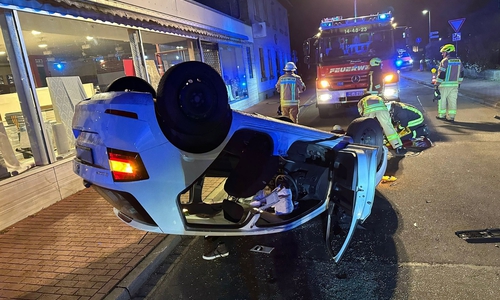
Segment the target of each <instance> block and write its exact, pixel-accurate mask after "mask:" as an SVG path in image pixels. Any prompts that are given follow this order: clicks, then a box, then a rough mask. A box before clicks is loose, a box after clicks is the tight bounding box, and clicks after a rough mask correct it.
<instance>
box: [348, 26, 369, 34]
mask: <svg viewBox="0 0 500 300" xmlns="http://www.w3.org/2000/svg"><path fill="white" fill-rule="evenodd" d="M368 28H369V27H368V26H353V27H347V28H344V33H361V32H367V31H368Z"/></svg>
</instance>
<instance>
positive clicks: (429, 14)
mask: <svg viewBox="0 0 500 300" xmlns="http://www.w3.org/2000/svg"><path fill="white" fill-rule="evenodd" d="M430 43H431V11H430V10H429V44H430Z"/></svg>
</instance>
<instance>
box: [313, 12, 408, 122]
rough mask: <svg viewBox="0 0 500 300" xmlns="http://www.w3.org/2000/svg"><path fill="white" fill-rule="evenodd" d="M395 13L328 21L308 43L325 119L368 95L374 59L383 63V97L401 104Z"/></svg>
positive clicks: (318, 97)
mask: <svg viewBox="0 0 500 300" xmlns="http://www.w3.org/2000/svg"><path fill="white" fill-rule="evenodd" d="M392 20H393V18H392V14H391V13H390V12H387V13H378V14H375V15H369V16H362V17H356V18H348V19H343V18H342V17H333V18H325V19H323V20H322V21H321V24H320V31H319V33H318V34H316V35H315V36H313V37H312V38H309V39H307V40H306V41H305V42H304V55H305V62H306V63H307V64H316V66H317V68H316V72H317V75H316V106H317V107H318V110H319V115H320V117H321V118H326V117H329V116H330V115H331V114H332V112H333V111H334V110H335V109H338V108H341V107H342V106H346V105H352V104H356V103H357V102H358V101H359V99H361V96H362V95H364V94H365V93H367V89H368V86H369V81H370V76H369V73H370V60H371V59H372V58H374V57H378V58H380V59H381V60H382V71H383V73H384V89H383V94H382V95H383V97H384V98H385V100H387V101H392V100H395V101H399V71H398V69H397V67H396V65H395V63H394V55H395V53H396V51H395V48H394V37H393V30H394V27H393V23H392Z"/></svg>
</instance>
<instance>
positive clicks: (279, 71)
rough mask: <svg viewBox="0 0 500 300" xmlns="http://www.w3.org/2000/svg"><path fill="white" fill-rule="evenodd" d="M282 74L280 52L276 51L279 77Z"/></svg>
mask: <svg viewBox="0 0 500 300" xmlns="http://www.w3.org/2000/svg"><path fill="white" fill-rule="evenodd" d="M280 74H281V64H280V55H279V52H278V51H276V75H277V76H278V77H279V76H280Z"/></svg>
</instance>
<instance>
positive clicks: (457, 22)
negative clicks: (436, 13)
mask: <svg viewBox="0 0 500 300" xmlns="http://www.w3.org/2000/svg"><path fill="white" fill-rule="evenodd" d="M464 22H465V18H461V19H455V20H449V21H448V23H450V25H451V27H452V28H453V30H455V32H459V31H460V28H462V25H464Z"/></svg>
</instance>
